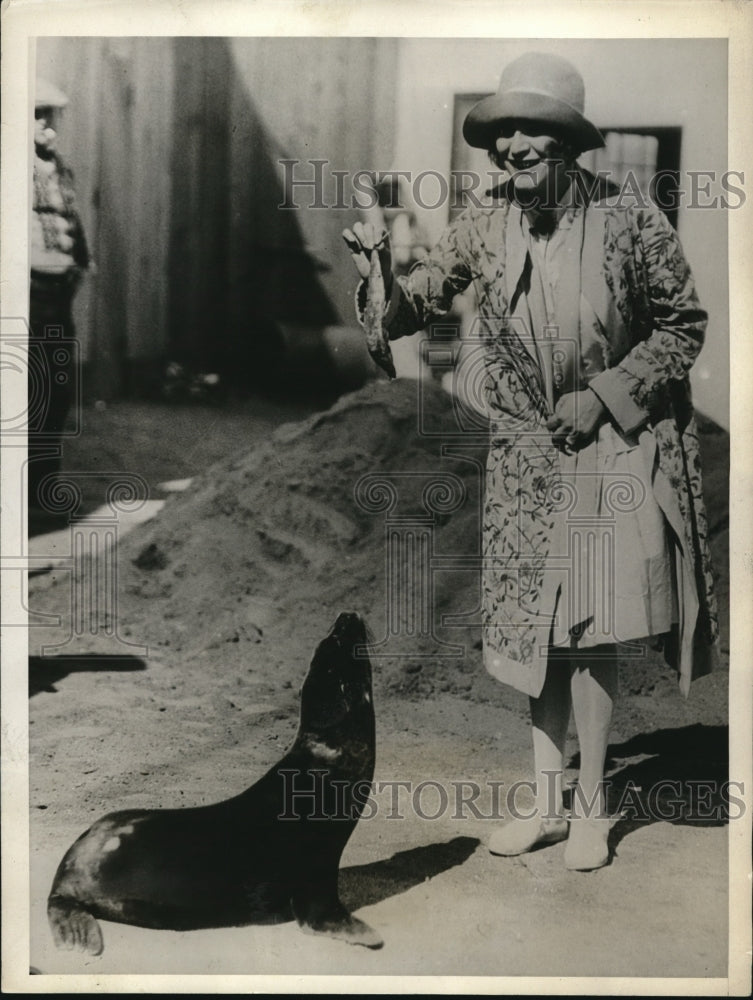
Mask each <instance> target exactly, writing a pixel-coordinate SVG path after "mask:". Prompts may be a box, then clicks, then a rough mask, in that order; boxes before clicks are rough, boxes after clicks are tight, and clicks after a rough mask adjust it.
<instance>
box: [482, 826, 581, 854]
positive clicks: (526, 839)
mask: <svg viewBox="0 0 753 1000" xmlns="http://www.w3.org/2000/svg"><path fill="white" fill-rule="evenodd" d="M566 837H567V820H566V819H564V817H559V818H557V819H541V818H540V817H538V816H533V817H531V819H513V820H510V822H509V823H506V824H505V825H504V826H503V827H501V828H500V829H499V830H495V831H494V833H493V834H492V835H491V837H490V838H489V844H488V847H489V851H490V853H491V854H501V855H502V857H514V856H515V855H516V854H525V853H526V852H527V851H530V850H532V848H534V847H537V846H538V845H539V844H556V843H557V842H558V841H560V840H564V839H565V838H566Z"/></svg>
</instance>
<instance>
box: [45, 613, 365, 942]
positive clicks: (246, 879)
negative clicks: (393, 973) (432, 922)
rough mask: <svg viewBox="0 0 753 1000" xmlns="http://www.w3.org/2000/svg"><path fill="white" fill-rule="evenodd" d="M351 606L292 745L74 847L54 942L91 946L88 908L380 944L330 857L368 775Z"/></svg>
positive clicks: (325, 650) (315, 664)
mask: <svg viewBox="0 0 753 1000" xmlns="http://www.w3.org/2000/svg"><path fill="white" fill-rule="evenodd" d="M365 642H366V629H365V626H364V623H363V621H362V620H361V618H360V617H359V615H357V614H355V613H350V612H347V613H343V614H341V615H339V616H338V618H337V621H336V622H335V625H334V627H333V628H332V631H331V632H330V634H329V635H328V636H327V637H326V639H324V640H323V641H322V642H321V643H320V644H319V646H318V648H317V650H316V652H315V653H314V657H313V660H312V662H311V666H310V668H309V671H308V674H307V676H306V679H305V680H304V682H303V686H302V688H301V709H300V724H299V728H298V733H297V735H296V738H295V742H294V743H293V745H292V747H291V748H290V750H289V751H288V752H287V753H286V754H285V756H284V757H283V758H282V760H281V761H280V762H279V763H278V764H276V765H275V766H274V767H272V768H270V770H269V771H267V773H266V774H265V775H264V776H263V777H262V778H260V779H259V781H257V782H256V784H254V785H252V786H251V787H250V788H249V789H248V790H247V791H245V792H242V793H241V794H240V795H237V796H235V797H234V798H231V799H228V800H226V801H224V802H218V803H216V804H215V805H210V806H201V807H196V808H187V809H141V810H138V809H129V810H124V811H121V812H115V813H110V814H108V815H107V816H104V817H103V818H102V819H99V820H98V821H97V822H96V823H94V825H93V826H92V827H90V828H89V829H88V830H87V831H86V832H85V833H83V834H82V835H81V836H80V837H79V838H78V840H77V841H75V843H74V844H73V845H72V846H71V847H70V849H69V850H68V852H67V854H66V855H65V857H64V858H63V860H62V861H61V863H60V866H59V868H58V870H57V873H56V875H55V879H54V881H53V884H52V889H51V891H50V896H49V899H48V901H47V914H48V918H49V921H50V927H51V929H52V934H53V937H54V939H55V943H56V945H57V946H58V947H59V948H67V949H74V948H78V949H79V950H81V951H85V952H89V953H90V954H92V955H99V954H101V952H102V950H103V947H104V945H103V941H102V932H101V929H100V927H99V924H98V923H97V920H96V918H97V917H101V918H103V919H105V920H114V921H116V922H119V923H126V924H135V925H137V926H139V927H154V928H161V929H170V930H191V929H197V928H201V927H228V926H242V925H246V924H253V923H278V922H282V921H285V920H290V919H293V918H295V919H296V920H297V921H298V924H299V925H300V927H301V928H302V929H303V930H304V931H308V932H311V933H316V934H325V935H327V936H328V937H334V938H341V939H343V940H345V941H348V942H350V943H351V944H362V945H365V946H366V947H368V948H379V947H381V945H382V943H383V942H382V939H381V938H380V937H379V935H378V934H377V933H376V932H375V931H374V930H373V929H372V928H371V927H369V926H368V925H367V924H365V923H363V921H361V920H358V919H357V918H356V917H353V916H351V915H350V914H349V913H348V911H347V910H346V909H345V907H344V906H343V905H342V903H341V902H340V899H339V896H338V890H337V876H338V866H339V863H340V856H341V855H342V852H343V849H344V847H345V844H346V843H347V841H348V838H349V837H350V835H351V833H352V832H353V830H354V829H355V826H356V823H357V821H358V818H359V817H360V815H361V813H362V811H363V808H364V806H365V804H366V801H367V799H368V794H369V790H370V787H371V779H372V776H373V773H374V750H375V725H374V706H373V703H372V695H371V664H370V662H369V659H368V657H367V656H363V655H360V656H359V655H356V653H357V651H358V652H361V650H360V648H359V647H361V646H362V645H363V643H365Z"/></svg>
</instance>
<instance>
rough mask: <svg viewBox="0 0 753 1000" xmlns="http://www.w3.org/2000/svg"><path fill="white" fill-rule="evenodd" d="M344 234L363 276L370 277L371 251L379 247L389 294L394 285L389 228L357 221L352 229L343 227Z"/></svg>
mask: <svg viewBox="0 0 753 1000" xmlns="http://www.w3.org/2000/svg"><path fill="white" fill-rule="evenodd" d="M342 235H343V239H344V240H345V245H346V246H347V248H348V250H350V253H351V256H352V258H353V263H354V264H355V266H356V270H357V271H358V273H359V274H360V275H361V277H362V278H368V276H369V272H370V269H371V267H370V263H369V262H370V260H371V253H372V251H373V250H374V248H375V247H376V248H377V249H378V251H379V264H380V266H381V268H382V274H383V275H384V284H385V290H386V292H387V295H388V296H389V292H390V287H391V285H392V252H391V250H390V237H389V234H388V232H387V230H386V229H379V228H377V227H376V226H374V225H372V223H370V222H356V223H355V224H354V226H353V228H352V229H343V234H342Z"/></svg>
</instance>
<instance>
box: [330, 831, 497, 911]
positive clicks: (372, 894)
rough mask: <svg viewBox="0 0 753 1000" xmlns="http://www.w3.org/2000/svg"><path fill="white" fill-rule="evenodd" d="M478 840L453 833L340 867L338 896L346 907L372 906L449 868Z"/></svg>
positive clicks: (462, 857)
mask: <svg viewBox="0 0 753 1000" xmlns="http://www.w3.org/2000/svg"><path fill="white" fill-rule="evenodd" d="M479 843H480V841H479V840H478V839H477V838H476V837H454V838H453V839H452V840H449V841H447V843H443V844H427V845H425V846H423V847H413V848H411V849H410V850H408V851H398V852H397V853H396V854H393V855H392V857H391V858H387V859H386V860H384V861H373V862H371V863H370V864H368V865H354V866H353V867H351V868H343V869H341V870H340V881H339V886H340V898H341V899H342V901H343V903H344V904H345V906H346V907H347V908H348V909H349V910H360V909H361V907H363V906H373V905H374V904H375V903H380V902H381V901H382V900H383V899H387V898H389V897H390V896H396V895H397V894H398V893H401V892H407V891H408V889H412V888H413V887H414V886H417V885H420V884H421V883H422V882H425V881H426V880H427V879H430V878H433V877H434V876H435V875H439V874H441V873H442V872H444V871H447V870H448V869H449V868H454V867H455V866H456V865H462V864H463V862H465V861H467V860H468V858H469V857H470V856H471V854H473V852H474V851H475V850H476V848H477V847H478V845H479Z"/></svg>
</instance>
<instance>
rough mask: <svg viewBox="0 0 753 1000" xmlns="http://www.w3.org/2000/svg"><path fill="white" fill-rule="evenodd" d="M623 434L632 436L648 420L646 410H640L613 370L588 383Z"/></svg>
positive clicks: (602, 373) (608, 370)
mask: <svg viewBox="0 0 753 1000" xmlns="http://www.w3.org/2000/svg"><path fill="white" fill-rule="evenodd" d="M588 387H589V389H593V391H594V392H595V393H596V395H597V396H598V397H599V399H600V400H601V401H602V403H603V404H604V406H606V408H607V409H608V410H609V412H610V414H611V416H612V418H613V420H614V421H615V423H616V424H617V426H618V427H619V428H620V430H621V431H622V433H623V434H632V433H633V432H634V431H636V430H638V428H639V427H641V426H642V425H643V424H645V423H646V421H647V420H648V419H649V413H648V411H647V410H644V409H642V408H641V407H640V406H638V404H637V403H636V402H635V400H634V399H633V398H632V396H631V395H630V393H629V392H628V390H627V389H626V388H625V386H624V385H622V384H621V382H620V379H619V375H618V374H617V372H616V371H615V370H614V369H607V371H604V372H601V373H600V374H599V375H597V376H596V377H595V378H593V379H591V381H590V382H589V383H588Z"/></svg>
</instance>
